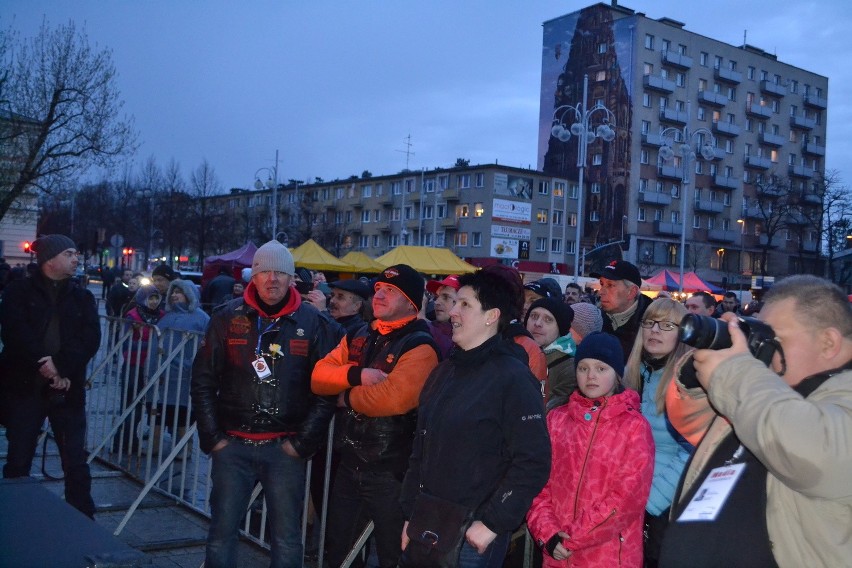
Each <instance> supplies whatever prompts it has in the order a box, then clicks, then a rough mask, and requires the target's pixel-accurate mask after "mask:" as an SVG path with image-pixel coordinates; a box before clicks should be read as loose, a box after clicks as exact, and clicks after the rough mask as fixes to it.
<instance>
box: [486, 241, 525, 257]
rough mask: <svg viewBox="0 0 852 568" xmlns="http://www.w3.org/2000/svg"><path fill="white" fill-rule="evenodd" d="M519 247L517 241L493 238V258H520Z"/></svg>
mask: <svg viewBox="0 0 852 568" xmlns="http://www.w3.org/2000/svg"><path fill="white" fill-rule="evenodd" d="M518 250H519V245H518V241H517V240H515V239H495V238H493V237H492V238H491V256H493V257H494V258H513V259H514V258H518Z"/></svg>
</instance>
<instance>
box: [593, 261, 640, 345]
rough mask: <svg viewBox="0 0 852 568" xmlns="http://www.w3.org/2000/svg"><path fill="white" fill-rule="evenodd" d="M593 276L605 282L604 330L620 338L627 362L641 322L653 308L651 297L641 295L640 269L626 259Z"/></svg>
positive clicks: (603, 287) (603, 283)
mask: <svg viewBox="0 0 852 568" xmlns="http://www.w3.org/2000/svg"><path fill="white" fill-rule="evenodd" d="M592 276H594V277H596V278H600V281H601V289H600V296H601V311H603V313H604V322H603V331H605V332H606V333H610V334H612V335H614V336H615V337H617V338H618V341H619V343H621V350H622V352H623V353H624V360H625V361H626V360H627V357H628V356H629V355H630V350H631V349H633V342H634V341H635V340H636V334H638V333H639V322H641V321H642V316H643V314H644V313H645V310H646V309H648V306H649V305H651V298H649V297H648V296H646V295H645V294H640V293H639V287H640V286H641V285H642V277H641V276H640V275H639V269H638V268H636V266H634V265H633V264H631V263H629V262H627V261H626V260H614V261H612V262H611V263H609V265H607V266H605V267H604V269H603V270H602V271H601V272H599V273H595V274H592Z"/></svg>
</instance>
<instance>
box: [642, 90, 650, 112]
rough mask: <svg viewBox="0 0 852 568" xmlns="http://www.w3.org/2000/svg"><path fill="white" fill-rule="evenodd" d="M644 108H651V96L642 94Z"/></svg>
mask: <svg viewBox="0 0 852 568" xmlns="http://www.w3.org/2000/svg"><path fill="white" fill-rule="evenodd" d="M642 106H644V107H646V108H651V95H650V94H649V93H642Z"/></svg>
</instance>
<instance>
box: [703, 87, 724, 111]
mask: <svg viewBox="0 0 852 568" xmlns="http://www.w3.org/2000/svg"><path fill="white" fill-rule="evenodd" d="M698 102H700V103H705V104H708V105H713V106H717V107H723V106H725V105H726V104H728V97H726V96H725V95H723V94H721V93H714V92H711V91H698Z"/></svg>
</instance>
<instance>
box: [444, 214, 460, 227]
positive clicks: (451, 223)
mask: <svg viewBox="0 0 852 568" xmlns="http://www.w3.org/2000/svg"><path fill="white" fill-rule="evenodd" d="M458 224H459V223H458V221H457V220H456V219H455V218H453V217H445V218H444V219H441V227H442V228H444V229H455V228H456V227H458Z"/></svg>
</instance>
